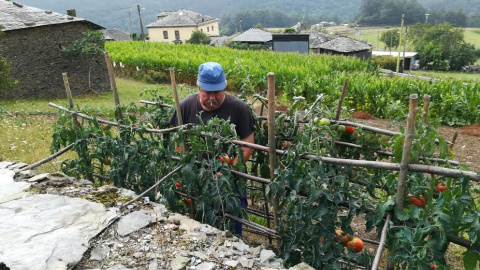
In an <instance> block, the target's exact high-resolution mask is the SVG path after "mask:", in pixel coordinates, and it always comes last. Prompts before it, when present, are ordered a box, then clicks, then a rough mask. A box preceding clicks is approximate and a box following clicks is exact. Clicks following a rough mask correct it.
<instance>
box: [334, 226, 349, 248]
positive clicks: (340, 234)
mask: <svg viewBox="0 0 480 270" xmlns="http://www.w3.org/2000/svg"><path fill="white" fill-rule="evenodd" d="M335 233H336V234H337V236H338V237H340V241H342V242H343V244H344V245H346V244H347V243H348V242H349V241H350V236H348V235H347V234H346V233H344V232H343V231H342V230H335ZM337 236H335V237H334V238H333V241H335V242H338V237H337Z"/></svg>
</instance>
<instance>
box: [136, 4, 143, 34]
mask: <svg viewBox="0 0 480 270" xmlns="http://www.w3.org/2000/svg"><path fill="white" fill-rule="evenodd" d="M137 9H138V18H139V19H140V30H141V32H142V36H141V37H140V38H141V40H143V38H144V37H145V34H144V33H143V23H142V16H141V15H140V5H137Z"/></svg>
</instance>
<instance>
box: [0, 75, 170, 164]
mask: <svg viewBox="0 0 480 270" xmlns="http://www.w3.org/2000/svg"><path fill="white" fill-rule="evenodd" d="M116 81H117V88H118V92H119V97H120V102H121V103H122V104H128V103H131V102H134V103H136V104H138V101H139V100H140V99H141V96H140V93H141V92H142V90H143V89H145V88H154V87H157V86H158V85H153V84H147V83H142V82H138V81H134V80H129V79H121V78H117V80H116ZM165 94H167V93H165ZM73 101H74V104H75V106H77V105H78V106H79V107H80V108H83V107H85V106H90V107H93V108H100V107H104V108H107V109H113V108H114V107H115V105H114V98H113V93H112V92H108V93H105V94H100V95H97V94H90V95H82V96H76V97H74V99H73ZM48 102H53V103H56V104H57V105H62V106H66V105H67V104H68V101H67V100H66V98H57V99H21V100H8V101H5V100H0V108H2V109H0V138H2V140H0V161H1V160H8V161H15V162H25V163H28V164H32V163H34V162H36V161H38V160H41V159H43V158H45V157H48V156H49V155H50V144H51V141H52V139H51V138H52V134H53V128H52V125H53V124H54V123H55V121H56V119H57V109H55V108H52V107H50V106H48ZM2 111H3V113H2ZM72 158H75V154H74V153H73V152H68V153H66V154H64V155H62V156H60V157H58V158H57V159H55V160H53V161H51V162H48V163H46V164H44V165H42V166H40V167H39V169H40V170H43V171H46V172H54V171H59V170H60V165H61V162H62V161H63V160H65V159H72Z"/></svg>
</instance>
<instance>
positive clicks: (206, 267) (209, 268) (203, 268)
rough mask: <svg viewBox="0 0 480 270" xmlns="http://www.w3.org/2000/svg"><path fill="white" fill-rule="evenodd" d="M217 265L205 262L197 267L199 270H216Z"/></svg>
mask: <svg viewBox="0 0 480 270" xmlns="http://www.w3.org/2000/svg"><path fill="white" fill-rule="evenodd" d="M215 266H216V265H215V264H214V263H211V262H204V263H201V264H199V265H197V266H196V267H195V269H197V270H213V269H215Z"/></svg>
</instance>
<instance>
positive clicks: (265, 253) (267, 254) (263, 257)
mask: <svg viewBox="0 0 480 270" xmlns="http://www.w3.org/2000/svg"><path fill="white" fill-rule="evenodd" d="M275 256H276V255H275V253H274V252H273V251H271V250H269V249H264V250H262V251H261V252H260V264H262V265H263V264H264V263H265V262H267V261H269V260H271V259H273V258H275Z"/></svg>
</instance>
